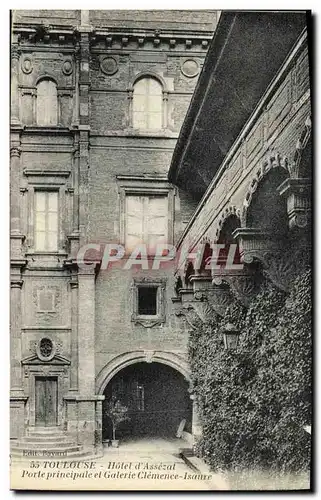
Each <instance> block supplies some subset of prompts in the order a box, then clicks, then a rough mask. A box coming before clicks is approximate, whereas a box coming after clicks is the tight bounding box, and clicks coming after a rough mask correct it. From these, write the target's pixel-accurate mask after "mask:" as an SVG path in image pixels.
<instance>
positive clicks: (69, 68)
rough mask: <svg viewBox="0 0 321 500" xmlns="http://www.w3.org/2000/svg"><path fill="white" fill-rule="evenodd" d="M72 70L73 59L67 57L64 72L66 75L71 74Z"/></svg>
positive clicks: (63, 67) (63, 65)
mask: <svg viewBox="0 0 321 500" xmlns="http://www.w3.org/2000/svg"><path fill="white" fill-rule="evenodd" d="M72 71H73V67H72V61H71V60H70V59H66V61H64V62H63V64H62V72H63V74H64V75H71V73H72Z"/></svg>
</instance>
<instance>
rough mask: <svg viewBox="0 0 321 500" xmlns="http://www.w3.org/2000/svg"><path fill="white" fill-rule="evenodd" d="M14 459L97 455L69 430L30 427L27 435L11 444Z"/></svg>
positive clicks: (53, 458) (68, 459) (72, 458)
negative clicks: (69, 432)
mask: <svg viewBox="0 0 321 500" xmlns="http://www.w3.org/2000/svg"><path fill="white" fill-rule="evenodd" d="M10 453H11V458H12V460H13V461H19V462H26V463H28V462H29V463H30V461H31V460H36V461H38V460H40V461H41V460H63V461H66V460H67V461H70V460H88V459H92V460H94V459H95V458H97V455H96V454H95V453H94V451H93V450H92V449H91V450H87V449H85V448H84V447H83V445H80V444H78V443H77V442H76V441H75V440H74V439H73V437H72V436H71V435H69V434H68V432H66V431H64V430H63V429H62V428H59V427H29V428H28V429H27V430H26V435H25V436H23V437H21V438H20V439H19V440H17V441H15V442H13V443H12V445H11V450H10Z"/></svg>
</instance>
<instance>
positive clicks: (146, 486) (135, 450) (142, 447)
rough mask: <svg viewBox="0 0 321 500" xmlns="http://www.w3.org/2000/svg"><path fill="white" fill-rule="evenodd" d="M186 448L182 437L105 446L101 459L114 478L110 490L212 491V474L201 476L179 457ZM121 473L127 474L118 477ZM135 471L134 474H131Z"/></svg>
mask: <svg viewBox="0 0 321 500" xmlns="http://www.w3.org/2000/svg"><path fill="white" fill-rule="evenodd" d="M183 447H186V443H184V441H182V440H181V439H162V438H141V439H136V440H135V439H131V440H127V441H121V442H120V446H119V448H112V447H107V448H105V453H104V457H102V458H101V459H99V460H97V468H98V467H101V468H102V469H104V470H105V471H108V474H109V473H110V475H112V474H113V475H114V476H113V478H110V483H109V485H110V489H118V488H120V489H126V490H139V489H141V490H211V489H216V488H215V485H214V484H213V481H211V479H210V478H209V476H208V475H200V474H199V473H196V472H194V471H193V470H192V469H191V468H190V467H188V466H187V465H186V463H185V462H184V460H183V459H182V458H181V457H180V456H179V448H183ZM117 471H118V475H119V474H120V473H122V474H127V475H126V476H125V477H124V476H122V477H117ZM131 474H132V475H133V476H134V477H131Z"/></svg>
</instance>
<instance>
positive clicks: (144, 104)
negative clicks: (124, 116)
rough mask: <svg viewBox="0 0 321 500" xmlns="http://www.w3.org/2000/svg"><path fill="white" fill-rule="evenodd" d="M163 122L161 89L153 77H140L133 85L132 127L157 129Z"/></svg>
mask: <svg viewBox="0 0 321 500" xmlns="http://www.w3.org/2000/svg"><path fill="white" fill-rule="evenodd" d="M162 122H163V89H162V86H161V84H160V83H159V82H158V81H157V80H156V79H155V78H142V79H140V80H138V81H137V82H136V83H135V85H134V94H133V127H134V128H136V129H142V130H157V129H158V130H159V129H161V128H162Z"/></svg>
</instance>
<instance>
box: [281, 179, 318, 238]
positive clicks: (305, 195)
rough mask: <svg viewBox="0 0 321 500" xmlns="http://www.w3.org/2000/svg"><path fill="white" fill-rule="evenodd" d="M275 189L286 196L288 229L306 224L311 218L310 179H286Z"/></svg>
mask: <svg viewBox="0 0 321 500" xmlns="http://www.w3.org/2000/svg"><path fill="white" fill-rule="evenodd" d="M277 190H278V192H279V193H280V195H281V196H286V198H287V212H288V216H289V227H290V229H292V228H293V227H300V228H302V227H306V226H308V225H309V223H310V220H311V181H310V179H291V178H290V179H286V180H285V181H284V182H282V184H281V185H280V186H279V187H278V188H277Z"/></svg>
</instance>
